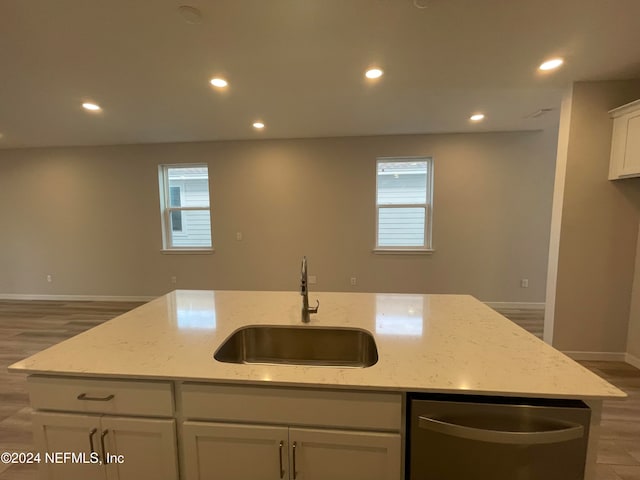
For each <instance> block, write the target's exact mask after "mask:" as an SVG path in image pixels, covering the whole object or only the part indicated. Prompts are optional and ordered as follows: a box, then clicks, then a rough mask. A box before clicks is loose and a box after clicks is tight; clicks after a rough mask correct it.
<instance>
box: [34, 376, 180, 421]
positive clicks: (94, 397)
mask: <svg viewBox="0 0 640 480" xmlns="http://www.w3.org/2000/svg"><path fill="white" fill-rule="evenodd" d="M27 384H28V389H29V397H30V398H31V406H32V407H33V408H34V409H36V410H59V411H68V412H87V413H107V414H118V415H143V416H158V417H170V416H173V411H174V408H173V388H172V385H171V383H169V382H148V381H136V380H131V381H129V380H102V379H84V378H82V379H81V378H71V377H49V376H43V375H31V376H29V377H28V378H27Z"/></svg>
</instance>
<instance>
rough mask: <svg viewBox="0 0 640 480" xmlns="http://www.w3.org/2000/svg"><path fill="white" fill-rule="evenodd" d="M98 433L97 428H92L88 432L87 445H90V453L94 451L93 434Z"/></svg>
mask: <svg viewBox="0 0 640 480" xmlns="http://www.w3.org/2000/svg"><path fill="white" fill-rule="evenodd" d="M96 433H98V429H97V428H94V429H93V430H91V431H90V432H89V447H91V453H95V451H96V449H95V448H94V446H93V436H94V435H95V434H96Z"/></svg>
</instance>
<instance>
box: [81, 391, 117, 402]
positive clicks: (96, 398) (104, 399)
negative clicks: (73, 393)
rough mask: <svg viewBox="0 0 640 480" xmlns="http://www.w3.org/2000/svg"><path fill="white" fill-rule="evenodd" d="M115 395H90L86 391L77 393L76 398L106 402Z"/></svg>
mask: <svg viewBox="0 0 640 480" xmlns="http://www.w3.org/2000/svg"><path fill="white" fill-rule="evenodd" d="M114 397H115V395H113V394H111V395H107V396H106V397H90V396H88V395H87V394H86V393H81V394H80V395H78V397H77V398H78V400H89V401H91V402H108V401H109V400H113V398H114Z"/></svg>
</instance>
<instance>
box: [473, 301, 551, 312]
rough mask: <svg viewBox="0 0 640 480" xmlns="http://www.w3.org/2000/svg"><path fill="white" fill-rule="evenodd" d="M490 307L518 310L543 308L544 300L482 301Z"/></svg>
mask: <svg viewBox="0 0 640 480" xmlns="http://www.w3.org/2000/svg"><path fill="white" fill-rule="evenodd" d="M484 303H485V304H486V305H488V306H489V307H491V308H498V309H500V308H517V309H519V310H544V302H542V303H538V302H484Z"/></svg>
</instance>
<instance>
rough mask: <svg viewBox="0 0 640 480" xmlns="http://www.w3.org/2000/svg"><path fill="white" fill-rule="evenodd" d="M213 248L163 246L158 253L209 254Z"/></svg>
mask: <svg viewBox="0 0 640 480" xmlns="http://www.w3.org/2000/svg"><path fill="white" fill-rule="evenodd" d="M213 252H215V250H214V249H213V248H163V249H162V250H160V253H162V254H163V255H211V254H212V253H213Z"/></svg>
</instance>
